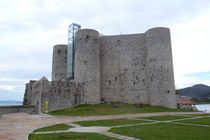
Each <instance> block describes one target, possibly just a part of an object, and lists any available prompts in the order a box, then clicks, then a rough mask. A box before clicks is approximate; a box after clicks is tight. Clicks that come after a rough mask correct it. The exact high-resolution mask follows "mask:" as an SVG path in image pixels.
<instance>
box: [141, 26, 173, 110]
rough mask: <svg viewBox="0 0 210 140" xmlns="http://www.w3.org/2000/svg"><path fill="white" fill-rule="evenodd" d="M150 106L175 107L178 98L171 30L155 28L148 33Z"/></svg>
mask: <svg viewBox="0 0 210 140" xmlns="http://www.w3.org/2000/svg"><path fill="white" fill-rule="evenodd" d="M145 35H146V46H147V50H148V51H147V64H148V65H147V76H148V78H147V79H148V88H147V89H148V90H147V94H148V96H149V102H148V103H149V104H151V105H156V106H165V107H175V106H176V96H175V86H174V73H173V62H172V51H171V39H170V30H169V29H168V28H154V29H150V30H148V31H147V32H146V34H145Z"/></svg>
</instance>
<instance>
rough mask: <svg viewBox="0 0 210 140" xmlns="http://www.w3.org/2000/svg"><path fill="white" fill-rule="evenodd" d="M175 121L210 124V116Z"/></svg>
mask: <svg viewBox="0 0 210 140" xmlns="http://www.w3.org/2000/svg"><path fill="white" fill-rule="evenodd" d="M177 122H183V123H192V124H204V125H210V117H206V118H199V119H192V120H182V121H177Z"/></svg>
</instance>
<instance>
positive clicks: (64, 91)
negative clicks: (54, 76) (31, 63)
mask: <svg viewBox="0 0 210 140" xmlns="http://www.w3.org/2000/svg"><path fill="white" fill-rule="evenodd" d="M31 84H32V90H31V93H28V94H31V95H32V96H31V98H32V102H31V104H28V105H34V106H36V109H37V112H38V113H41V112H44V105H45V102H46V101H47V102H48V106H49V111H54V110H59V109H64V108H68V107H73V106H75V105H78V104H80V103H82V102H83V100H84V99H83V94H84V84H83V83H76V82H75V81H52V82H50V81H48V80H47V79H46V78H42V79H40V80H39V81H37V82H35V83H31ZM26 94H27V93H26Z"/></svg>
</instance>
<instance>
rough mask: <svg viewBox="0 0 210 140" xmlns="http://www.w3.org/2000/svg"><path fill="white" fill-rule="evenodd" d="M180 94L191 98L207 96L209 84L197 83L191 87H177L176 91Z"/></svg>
mask: <svg viewBox="0 0 210 140" xmlns="http://www.w3.org/2000/svg"><path fill="white" fill-rule="evenodd" d="M176 92H177V94H179V95H181V96H189V97H192V98H209V97H210V86H207V85H203V84H198V85H194V86H192V87H187V88H183V89H179V90H177V91H176Z"/></svg>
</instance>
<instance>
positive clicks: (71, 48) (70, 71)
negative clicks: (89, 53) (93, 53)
mask: <svg viewBox="0 0 210 140" xmlns="http://www.w3.org/2000/svg"><path fill="white" fill-rule="evenodd" d="M80 28H81V25H79V24H76V23H72V24H70V25H69V29H68V51H67V80H71V79H74V58H75V34H76V32H77V31H78V30H79V29H80Z"/></svg>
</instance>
